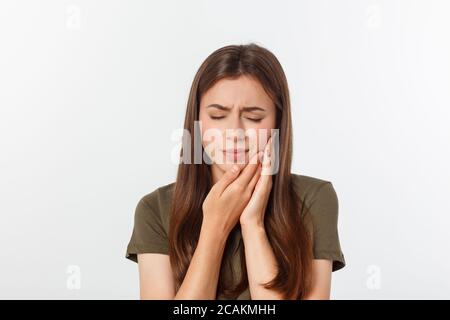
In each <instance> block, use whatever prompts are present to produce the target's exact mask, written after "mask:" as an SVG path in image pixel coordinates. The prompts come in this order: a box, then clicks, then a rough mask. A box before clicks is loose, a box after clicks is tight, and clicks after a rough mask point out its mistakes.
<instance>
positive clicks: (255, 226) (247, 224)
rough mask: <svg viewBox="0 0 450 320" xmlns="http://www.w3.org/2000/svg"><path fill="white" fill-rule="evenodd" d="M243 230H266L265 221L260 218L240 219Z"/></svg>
mask: <svg viewBox="0 0 450 320" xmlns="http://www.w3.org/2000/svg"><path fill="white" fill-rule="evenodd" d="M240 224H241V230H242V231H244V230H249V231H253V230H255V231H264V232H265V231H266V228H265V226H264V221H259V220H251V221H240Z"/></svg>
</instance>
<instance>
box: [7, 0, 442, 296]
mask: <svg viewBox="0 0 450 320" xmlns="http://www.w3.org/2000/svg"><path fill="white" fill-rule="evenodd" d="M449 12H450V2H448V1H429V0H427V1H406V0H405V1H392V0H391V1H375V0H372V1H367V0H365V1H362V0H353V1H342V0H341V1H332V0H330V1H323V0H314V1H312V0H311V1H276V2H275V1H144V0H142V1H111V0H102V1H76V0H73V1H61V0H55V1H32V0H29V1H17V0H11V1H1V2H0V150H1V156H0V194H1V201H0V298H3V299H5V298H6V299H10V298H24V299H31V298H39V299H48V298H57V299H80V298H84V299H105V298H118V299H134V298H138V273H137V265H136V264H135V263H133V262H131V261H129V260H126V259H125V249H126V245H127V243H128V240H129V238H130V236H131V230H132V225H133V215H134V209H135V207H136V204H137V201H138V200H139V199H140V198H141V197H142V196H143V195H145V194H147V193H149V192H151V191H153V190H154V189H155V188H157V187H159V186H161V185H163V184H167V183H170V182H173V181H174V179H175V173H176V165H175V164H174V163H172V162H171V152H172V150H173V148H174V146H175V145H176V142H174V141H172V140H171V134H172V132H173V131H174V130H177V129H179V128H181V127H182V124H183V119H184V113H185V108H186V101H187V97H188V92H189V89H190V85H191V82H192V80H193V77H194V74H195V72H196V71H197V68H198V67H199V65H200V64H201V62H202V61H203V60H204V59H205V58H206V57H207V56H208V55H209V54H210V53H211V52H212V51H214V50H216V49H218V48H219V47H222V46H224V45H228V44H243V43H248V42H256V43H258V44H260V45H263V46H265V47H266V48H268V49H269V50H271V51H272V52H273V53H274V54H275V55H276V56H277V57H278V59H279V60H280V62H281V64H282V65H283V67H284V70H285V72H286V74H287V77H288V82H289V86H290V91H291V98H292V112H293V119H294V120H293V126H294V129H295V132H294V134H295V136H294V159H293V172H295V173H299V174H304V175H309V176H313V177H317V178H321V179H325V180H329V181H331V182H332V183H333V185H334V187H335V190H336V192H337V194H338V197H339V209H340V211H339V232H340V239H341V246H342V249H343V252H344V254H345V257H346V260H347V266H346V267H345V268H344V269H342V270H340V271H338V272H336V273H333V285H332V287H333V289H332V297H333V298H336V299H347V298H355V299H397V298H407V299H408V298H413V299H416V298H450V280H449V277H448V271H449V270H450V257H449V253H448V252H449V251H450V250H449V249H448V244H449V243H450V231H449V228H450V218H449V214H450V202H449V197H450V170H449V168H448V166H449V163H450V150H449V149H450V146H449V140H450V139H449V138H450V129H449V122H450V90H449V89H450V59H449V57H450V37H449V31H450V19H449ZM73 266H74V267H73ZM72 268H75V269H72ZM73 270H75V273H71V272H73ZM74 274H75V275H78V276H80V278H78V279H79V280H80V282H79V284H80V287H79V288H78V287H77V286H75V287H73V286H71V285H70V283H72V282H71V281H70V279H73V278H71V276H73V275H74ZM68 284H69V285H68ZM77 288H78V289H77Z"/></svg>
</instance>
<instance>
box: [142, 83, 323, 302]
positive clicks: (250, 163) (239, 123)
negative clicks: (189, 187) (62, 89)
mask: <svg viewBox="0 0 450 320" xmlns="http://www.w3.org/2000/svg"><path fill="white" fill-rule="evenodd" d="M211 105H212V106H211ZM218 106H222V107H224V108H222V107H218ZM255 106H256V107H258V108H260V109H261V110H255V109H246V107H255ZM275 115H276V110H275V105H274V103H273V102H272V100H271V99H270V97H269V96H268V95H267V94H266V92H265V91H264V89H263V87H262V86H261V85H260V83H259V82H258V81H257V80H255V79H253V78H251V77H248V76H241V77H239V78H237V79H222V80H220V81H218V82H217V83H216V84H215V85H214V86H213V87H211V88H210V89H209V90H208V91H207V92H206V93H205V94H204V95H203V97H202V98H201V101H200V115H199V120H200V121H201V126H202V127H201V129H202V133H203V134H204V133H205V132H209V130H210V129H212V130H215V131H216V132H220V133H222V135H221V136H220V140H219V139H215V140H214V139H204V140H203V146H204V148H205V150H207V149H208V148H211V149H210V150H219V152H220V153H217V152H212V151H211V152H209V151H207V152H208V156H209V157H210V158H211V160H213V163H212V164H211V172H212V177H213V187H212V188H211V190H210V192H209V194H208V195H207V197H206V199H205V201H204V203H203V208H202V209H203V213H204V218H203V223H202V227H201V232H200V238H199V242H198V245H197V248H196V250H195V252H194V255H193V257H192V260H191V263H190V265H189V268H188V271H187V273H186V276H185V279H184V281H183V283H182V285H181V287H180V289H179V290H178V292H175V287H174V280H173V279H172V275H171V272H170V261H169V256H167V255H163V254H155V253H145V254H139V255H138V263H139V275H140V296H141V299H189V300H190V299H215V295H216V290H217V281H218V277H219V272H220V264H221V259H222V255H223V251H224V248H225V243H226V239H227V238H228V235H229V232H230V231H231V230H232V228H233V227H234V226H235V224H236V223H240V224H241V230H242V238H243V241H244V247H245V259H246V263H247V273H248V279H249V289H250V294H251V296H252V299H253V300H259V299H274V300H275V299H283V297H282V296H281V295H280V294H279V293H277V292H275V291H272V290H269V289H265V288H264V287H263V286H262V285H261V284H262V283H264V282H268V281H270V280H271V279H272V278H273V277H274V276H275V274H276V271H277V268H276V260H275V256H274V253H273V250H272V248H271V245H270V243H269V241H268V238H267V234H266V231H265V229H264V223H263V222H264V212H265V207H266V205H267V199H268V196H269V193H270V190H271V188H272V176H271V175H270V174H269V173H270V170H269V168H270V163H271V158H272V157H273V155H272V154H271V152H270V151H271V148H270V147H271V139H270V129H273V128H274V127H275V120H276V118H275ZM215 117H216V118H217V117H220V119H214V118H215ZM255 119H258V121H254V120H255ZM239 129H240V130H241V131H240V132H239ZM248 129H250V130H251V129H255V130H261V131H262V132H263V133H264V132H265V133H266V138H264V137H262V138H260V137H257V138H256V139H252V138H249V137H248V136H245V134H244V135H243V134H242V132H245V131H246V130H248ZM227 130H231V134H230V131H228V132H227ZM203 137H204V135H203ZM233 148H244V149H246V150H248V152H246V153H245V154H244V153H242V154H241V155H240V157H239V156H237V157H235V156H234V155H230V154H223V152H222V151H223V150H224V149H233ZM233 167H236V170H235V171H234V170H233ZM204 270H209V272H207V273H205V272H204ZM331 271H332V262H331V261H330V260H322V259H321V260H314V261H313V275H312V280H313V284H312V289H311V291H310V292H309V294H308V295H307V296H306V298H305V299H329V298H330V290H331Z"/></svg>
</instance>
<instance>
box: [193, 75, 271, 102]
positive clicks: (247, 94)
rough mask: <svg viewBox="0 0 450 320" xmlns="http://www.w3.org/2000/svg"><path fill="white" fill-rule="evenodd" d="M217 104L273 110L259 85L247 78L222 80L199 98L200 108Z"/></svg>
mask: <svg viewBox="0 0 450 320" xmlns="http://www.w3.org/2000/svg"><path fill="white" fill-rule="evenodd" d="M212 103H218V104H221V105H223V106H228V107H234V106H235V105H237V106H255V105H256V106H261V107H265V108H272V107H273V108H274V104H273V101H272V99H270V97H269V95H268V94H267V93H266V91H265V90H264V88H263V87H262V85H261V83H260V82H259V81H258V80H256V79H254V78H252V77H249V76H240V77H239V78H236V79H230V78H224V79H221V80H219V81H217V82H216V83H215V84H214V85H213V86H212V87H211V88H209V90H207V91H206V92H205V93H204V95H203V96H202V98H201V101H200V106H201V107H206V106H208V105H209V104H212Z"/></svg>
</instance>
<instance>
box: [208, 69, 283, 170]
mask: <svg viewBox="0 0 450 320" xmlns="http://www.w3.org/2000/svg"><path fill="white" fill-rule="evenodd" d="M199 120H200V123H201V133H202V144H203V148H204V149H205V151H206V153H207V154H208V156H209V157H210V158H211V160H212V161H213V164H212V165H213V166H217V167H218V168H219V169H220V170H221V171H227V170H228V169H229V168H230V167H231V166H232V165H233V164H234V163H248V162H249V159H251V157H252V156H253V155H254V154H255V153H256V152H258V151H262V150H264V146H265V144H266V143H267V140H268V139H269V138H270V135H271V129H274V128H275V121H276V109H275V104H274V102H273V101H272V99H271V98H270V97H269V96H268V95H267V93H266V92H265V90H264V88H263V87H262V85H261V84H260V82H259V81H258V80H256V79H255V78H252V77H250V76H240V77H239V78H236V79H229V78H225V79H221V80H219V81H218V82H217V83H215V84H214V86H212V87H211V88H210V89H209V90H207V91H206V92H205V93H204V94H203V96H202V97H201V101H200V114H199ZM236 150H237V152H236Z"/></svg>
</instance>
